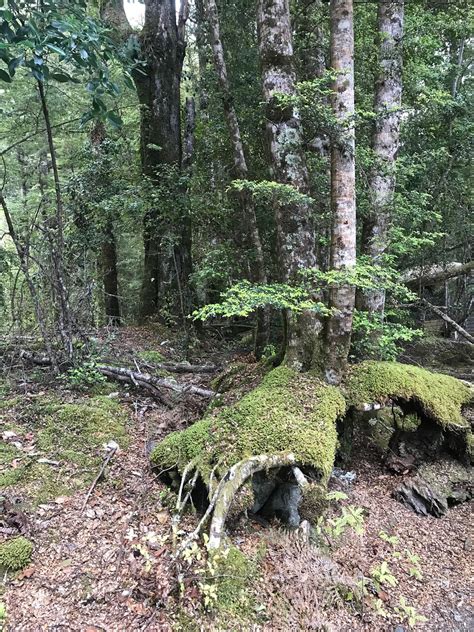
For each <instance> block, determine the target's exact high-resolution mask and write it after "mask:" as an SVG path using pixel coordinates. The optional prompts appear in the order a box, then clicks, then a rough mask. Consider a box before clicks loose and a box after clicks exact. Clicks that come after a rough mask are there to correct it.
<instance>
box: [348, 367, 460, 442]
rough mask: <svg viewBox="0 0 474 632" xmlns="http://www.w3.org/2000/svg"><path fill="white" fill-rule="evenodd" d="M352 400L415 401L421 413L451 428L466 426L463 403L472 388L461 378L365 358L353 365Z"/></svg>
mask: <svg viewBox="0 0 474 632" xmlns="http://www.w3.org/2000/svg"><path fill="white" fill-rule="evenodd" d="M345 386H346V389H347V393H348V403H349V404H350V405H352V406H356V407H361V406H363V405H364V404H367V403H373V402H379V403H381V404H384V403H386V402H387V401H388V400H389V399H394V400H395V401H396V402H397V403H403V402H412V403H413V404H414V405H416V406H417V407H418V408H419V409H420V411H421V413H422V414H423V415H425V416H426V417H428V418H429V419H431V420H432V421H434V422H436V423H437V424H438V425H441V426H442V427H443V428H449V429H453V430H454V429H466V428H467V422H466V420H465V419H464V418H463V416H462V407H463V405H465V404H467V403H468V402H469V401H470V400H471V398H472V396H473V393H472V390H471V389H470V388H469V387H468V386H466V384H464V383H463V382H461V381H460V380H457V379H456V378H453V377H449V376H447V375H442V374H439V373H431V372H430V371H427V370H425V369H422V368H420V367H416V366H412V365H408V364H400V363H398V362H374V361H368V362H362V363H361V364H358V365H355V366H354V367H352V369H351V371H350V374H349V376H348V379H347V380H346V384H345Z"/></svg>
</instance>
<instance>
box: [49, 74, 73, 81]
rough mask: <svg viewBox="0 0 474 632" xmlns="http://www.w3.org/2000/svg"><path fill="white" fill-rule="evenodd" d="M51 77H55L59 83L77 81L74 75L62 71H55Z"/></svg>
mask: <svg viewBox="0 0 474 632" xmlns="http://www.w3.org/2000/svg"><path fill="white" fill-rule="evenodd" d="M50 77H51V79H54V81H59V83H69V82H70V81H71V82H74V81H75V80H74V79H73V78H72V77H70V76H69V75H67V74H66V73H62V72H53V73H52V75H50Z"/></svg>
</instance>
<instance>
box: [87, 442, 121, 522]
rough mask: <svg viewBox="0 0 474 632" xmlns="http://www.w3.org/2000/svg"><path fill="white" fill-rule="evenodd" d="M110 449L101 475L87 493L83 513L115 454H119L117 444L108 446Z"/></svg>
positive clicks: (111, 443)
mask: <svg viewBox="0 0 474 632" xmlns="http://www.w3.org/2000/svg"><path fill="white" fill-rule="evenodd" d="M107 448H108V453H107V456H106V457H105V459H104V460H103V462H102V467H101V468H100V471H99V473H98V474H97V476H96V477H95V479H94V482H93V483H92V485H91V486H90V488H89V491H88V492H87V496H86V497H85V499H84V503H83V505H82V507H81V513H82V512H83V511H84V509H85V508H86V505H87V503H88V502H89V498H90V497H91V494H92V492H93V491H94V489H95V488H96V485H97V483H98V482H99V481H100V479H101V478H102V477H103V475H104V472H105V468H106V467H107V465H108V464H109V463H110V461H111V459H112V457H113V456H114V454H115V453H116V452H117V448H118V445H117V444H116V443H115V442H110V444H109V445H108V446H107Z"/></svg>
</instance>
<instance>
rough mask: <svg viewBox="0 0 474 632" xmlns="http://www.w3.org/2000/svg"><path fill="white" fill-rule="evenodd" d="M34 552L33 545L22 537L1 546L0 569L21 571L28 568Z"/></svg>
mask: <svg viewBox="0 0 474 632" xmlns="http://www.w3.org/2000/svg"><path fill="white" fill-rule="evenodd" d="M32 552H33V545H32V543H31V542H30V541H29V540H27V539H26V538H24V537H23V536H20V537H18V538H13V540H7V541H6V542H2V543H1V544H0V568H2V569H6V570H9V571H19V570H21V569H22V568H25V566H28V564H29V563H30V560H31V554H32Z"/></svg>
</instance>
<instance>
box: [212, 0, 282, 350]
mask: <svg viewBox="0 0 474 632" xmlns="http://www.w3.org/2000/svg"><path fill="white" fill-rule="evenodd" d="M204 5H205V11H206V14H207V21H208V24H209V31H210V39H211V48H212V53H213V57H214V67H215V69H216V73H217V79H218V82H219V88H220V90H221V93H222V103H223V107H224V115H225V119H226V123H227V129H228V131H229V137H230V142H231V145H232V150H233V154H234V174H235V177H236V178H238V179H240V180H247V179H248V175H249V171H248V166H247V160H246V157H245V152H244V146H243V143H242V136H241V133H240V125H239V120H238V118H237V112H236V111H235V107H234V103H233V96H232V92H231V89H230V84H229V79H228V75H227V66H226V62H225V57H224V48H223V45H222V41H221V37H220V25H219V14H218V10H217V5H216V2H215V0H204ZM239 201H240V205H241V208H242V216H243V217H242V220H243V222H244V225H246V226H247V229H248V242H249V245H250V247H251V248H252V250H253V255H254V260H253V261H252V265H251V266H250V269H251V274H252V278H251V280H252V281H253V282H255V283H259V284H262V285H265V284H266V283H267V274H266V271H265V261H264V257H263V248H262V242H261V240H260V233H259V230H258V224H257V216H256V214H255V205H254V202H253V199H252V196H251V195H250V193H249V192H248V191H246V190H245V189H243V190H242V191H241V192H240V193H239ZM269 316H270V312H269V310H268V309H266V308H262V309H260V310H259V311H258V313H257V331H256V333H255V355H256V357H257V358H260V357H261V356H262V354H263V351H264V348H265V346H266V344H267V343H268V331H269V324H270V322H269V321H270V318H269Z"/></svg>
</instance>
